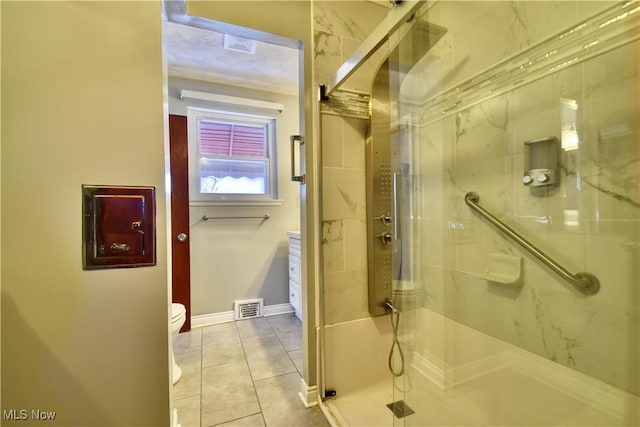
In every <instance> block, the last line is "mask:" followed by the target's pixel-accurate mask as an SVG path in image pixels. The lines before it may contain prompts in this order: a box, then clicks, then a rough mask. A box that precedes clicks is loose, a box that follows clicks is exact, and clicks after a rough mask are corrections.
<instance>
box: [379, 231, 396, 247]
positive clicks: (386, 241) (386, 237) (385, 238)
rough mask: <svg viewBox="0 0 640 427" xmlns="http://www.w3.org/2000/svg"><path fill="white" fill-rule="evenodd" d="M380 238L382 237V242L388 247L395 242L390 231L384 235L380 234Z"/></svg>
mask: <svg viewBox="0 0 640 427" xmlns="http://www.w3.org/2000/svg"><path fill="white" fill-rule="evenodd" d="M378 237H380V240H382V243H383V244H384V245H388V244H389V243H391V241H392V240H393V235H392V234H391V233H390V232H388V231H385V232H384V233H382V234H379V235H378Z"/></svg>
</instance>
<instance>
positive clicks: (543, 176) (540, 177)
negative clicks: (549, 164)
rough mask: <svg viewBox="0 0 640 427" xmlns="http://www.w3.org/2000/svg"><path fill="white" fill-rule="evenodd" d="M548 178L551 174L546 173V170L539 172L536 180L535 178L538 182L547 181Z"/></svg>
mask: <svg viewBox="0 0 640 427" xmlns="http://www.w3.org/2000/svg"><path fill="white" fill-rule="evenodd" d="M550 179H551V175H549V174H548V173H546V172H543V173H541V174H540V175H538V176H537V177H536V180H537V181H538V182H548V181H549V180H550Z"/></svg>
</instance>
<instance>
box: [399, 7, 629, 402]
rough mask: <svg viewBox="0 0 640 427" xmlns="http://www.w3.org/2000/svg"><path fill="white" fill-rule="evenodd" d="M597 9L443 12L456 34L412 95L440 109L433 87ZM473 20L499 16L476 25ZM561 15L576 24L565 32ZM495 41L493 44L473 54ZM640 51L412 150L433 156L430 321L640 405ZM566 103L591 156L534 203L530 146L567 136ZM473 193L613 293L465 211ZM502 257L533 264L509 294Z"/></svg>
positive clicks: (413, 81)
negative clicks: (499, 264) (500, 271)
mask: <svg viewBox="0 0 640 427" xmlns="http://www.w3.org/2000/svg"><path fill="white" fill-rule="evenodd" d="M586 3H590V4H583V3H582V2H575V3H571V2H562V3H549V2H535V4H529V3H527V2H518V3H508V2H504V3H501V4H498V3H488V2H473V3H472V5H471V6H469V3H464V4H463V3H462V2H443V3H440V4H439V5H438V6H436V7H434V9H433V10H432V11H431V13H432V20H433V21H432V22H434V23H437V24H439V25H443V26H446V27H448V33H447V35H446V36H445V37H444V38H443V39H442V40H441V41H440V42H439V45H438V46H437V47H436V48H435V49H434V50H432V51H431V52H430V58H427V59H425V61H424V62H423V63H421V64H419V65H418V66H416V67H415V68H414V70H412V74H413V75H412V76H410V77H411V78H409V79H408V80H407V81H406V82H405V86H404V87H403V88H402V90H403V92H402V93H405V94H407V97H415V96H416V94H421V95H422V96H427V94H428V92H429V91H430V90H435V89H436V87H435V86H434V87H431V88H429V84H430V83H429V82H431V81H443V77H446V76H447V73H450V74H451V73H457V75H455V76H451V75H449V77H451V81H453V82H455V81H458V82H459V81H461V80H462V79H463V77H468V76H470V75H473V74H474V73H475V72H478V71H480V70H482V69H483V68H485V67H487V66H489V65H491V63H495V62H497V61H499V60H500V59H503V58H505V57H507V56H509V55H511V54H513V53H515V52H517V51H519V50H520V49H522V48H523V47H526V46H528V45H530V44H534V43H536V42H538V41H540V40H542V39H544V38H545V37H548V36H550V35H552V34H554V33H556V32H558V31H559V30H560V29H564V28H567V27H568V25H570V24H571V23H572V22H577V21H579V20H580V19H584V18H586V17H588V16H590V14H592V13H594V12H595V11H597V10H598V8H602V7H603V4H602V3H599V2H586ZM611 4H612V3H607V5H611ZM464 7H470V8H474V7H475V8H481V9H484V8H486V10H485V11H484V12H483V11H477V10H476V11H475V12H476V15H473V14H471V13H469V14H467V13H466V12H463V11H462V10H461V9H462V8H464ZM563 8H564V9H563ZM488 11H490V12H491V13H485V12H488ZM558 14H560V15H561V16H563V19H564V21H563V22H562V25H560V23H559V22H554V21H557V17H558V16H559V15H558ZM454 16H455V17H456V19H453V18H452V17H454ZM569 17H570V18H569ZM488 28H490V29H491V31H489V30H488ZM482 34H485V35H486V37H489V38H490V40H489V39H487V40H484V41H482V40H476V41H472V38H473V37H477V38H481V37H480V35H482ZM465 40H466V41H465ZM489 42H490V43H489ZM639 52H640V46H639V43H638V41H635V42H633V43H629V44H626V45H624V46H622V47H619V48H617V49H615V50H613V51H610V52H609V53H606V54H603V55H601V56H598V57H595V58H593V59H590V60H588V61H586V62H584V63H582V64H579V65H575V66H572V67H569V68H565V69H564V71H561V72H558V73H555V74H552V75H549V76H547V77H545V78H543V79H540V80H538V81H535V82H533V83H530V84H528V85H526V86H522V87H520V88H518V89H515V90H512V91H511V92H508V93H506V94H504V95H502V96H497V97H494V98H492V99H489V100H486V101H484V102H482V103H480V104H477V105H475V106H473V107H471V108H468V109H466V110H463V111H461V112H460V113H458V114H456V115H453V116H450V117H447V118H445V119H442V120H439V121H435V122H433V123H431V124H428V125H425V126H416V127H415V128H414V130H413V138H412V139H413V140H414V141H418V144H416V147H415V149H414V154H416V153H417V154H418V155H419V157H420V161H419V162H416V164H415V165H413V167H414V169H413V170H412V173H413V174H415V178H416V180H417V186H418V187H419V188H420V189H421V190H420V194H419V199H420V200H418V203H419V206H420V209H419V210H420V212H419V215H416V218H420V220H419V221H420V222H419V224H418V228H419V229H420V233H419V234H420V236H419V239H421V240H420V244H419V245H418V246H419V248H420V252H421V253H420V255H419V256H420V259H422V260H428V261H427V262H425V263H423V264H422V266H421V269H420V283H421V284H422V286H423V288H424V290H425V295H426V298H425V305H426V306H427V308H430V309H433V310H436V311H438V312H440V313H442V314H444V315H446V316H448V317H451V318H453V319H455V320H457V321H459V322H462V323H464V324H467V325H469V326H471V327H473V328H475V329H478V330H480V331H482V332H485V333H487V334H490V335H493V336H495V337H498V338H500V339H502V340H505V341H507V342H511V343H513V344H515V345H517V346H519V347H522V348H524V349H526V350H528V351H531V352H533V353H536V354H539V355H541V356H544V357H546V358H548V359H550V360H553V361H555V362H557V363H561V364H563V365H566V366H568V367H571V368H573V369H575V370H577V371H580V372H582V373H585V374H587V375H589V376H592V377H595V378H598V379H600V380H602V381H605V382H607V383H609V384H612V385H614V386H616V387H619V388H621V389H624V390H627V391H629V392H632V393H634V394H636V395H637V394H639V392H640V386H639V377H640V373H639V360H640V354H639V349H640V342H639V340H640V314H639V313H640V290H639V288H638V284H639V283H640V261H639V260H640V243H639V242H640V220H639V219H640V107H639V102H638V99H639V98H638V94H640V83H639V82H640V74H639V71H640V70H639V64H640V57H639ZM487 58H489V59H487ZM436 63H437V64H438V66H439V68H438V70H437V71H435V70H434V68H433V64H436ZM409 94H410V95H409ZM564 99H571V100H573V101H575V102H576V103H577V105H578V110H577V111H578V114H577V120H576V130H577V132H578V135H579V138H580V142H579V147H578V149H576V150H571V151H563V152H562V154H561V159H560V162H561V171H562V173H561V175H562V176H561V183H560V185H559V186H558V187H557V188H555V189H552V190H548V191H542V192H532V191H530V190H529V189H528V188H526V187H525V186H524V185H523V184H522V183H521V178H522V174H523V171H524V164H523V156H524V155H523V148H524V146H523V143H524V141H527V140H530V139H537V138H542V137H546V136H552V135H553V136H556V137H558V138H560V137H561V135H560V131H561V109H562V105H563V104H562V103H563V100H564ZM468 191H476V192H478V193H479V194H480V197H481V204H482V205H483V206H485V207H486V208H487V209H488V210H489V211H491V212H492V213H494V214H495V215H497V216H499V217H500V218H501V219H503V220H504V221H505V222H507V223H508V224H510V225H511V226H513V227H514V228H515V229H517V230H519V231H520V232H521V233H522V234H523V235H525V236H526V237H527V238H529V239H530V240H531V241H532V242H534V243H535V244H536V245H537V246H539V247H540V248H542V249H543V250H545V251H546V252H548V253H549V254H550V255H552V256H553V258H555V259H557V261H558V262H560V263H561V264H562V265H564V266H566V267H567V268H568V269H569V270H570V271H572V272H574V273H575V272H578V271H589V272H591V273H593V274H594V275H596V276H597V277H598V278H599V279H600V283H601V289H600V292H599V293H598V294H596V295H594V296H589V297H584V296H582V295H581V294H580V293H578V292H576V291H575V290H573V289H572V288H571V287H570V285H568V284H567V283H565V282H563V281H562V280H561V279H559V278H558V277H557V276H555V275H554V274H553V273H552V272H550V271H549V270H548V268H546V267H545V266H543V265H542V264H541V263H539V262H538V261H537V260H535V259H534V258H533V257H531V256H529V255H528V254H527V253H526V252H524V251H523V250H522V249H521V248H520V247H519V246H517V245H516V244H514V243H512V242H511V241H509V240H508V239H506V238H505V237H503V235H502V234H500V233H498V232H497V231H496V230H495V228H493V227H492V226H490V225H488V224H487V223H486V222H485V221H483V220H481V219H479V218H478V217H477V216H476V215H474V214H472V213H471V211H470V210H469V208H468V207H467V206H466V205H465V203H464V195H465V193H466V192H468ZM488 253H502V254H509V255H517V256H521V257H523V258H524V267H523V278H524V280H523V285H522V286H521V287H507V286H503V285H499V284H492V283H490V282H487V281H486V280H484V279H482V278H480V277H479V276H480V275H481V274H482V273H483V272H484V271H485V269H486V262H487V259H486V254H488ZM417 327H418V328H419V327H420V326H419V325H418V326H417ZM415 335H416V337H419V336H420V335H421V334H420V330H418V331H416V334H415ZM417 339H418V340H419V338H417ZM423 344H424V345H426V344H425V343H423Z"/></svg>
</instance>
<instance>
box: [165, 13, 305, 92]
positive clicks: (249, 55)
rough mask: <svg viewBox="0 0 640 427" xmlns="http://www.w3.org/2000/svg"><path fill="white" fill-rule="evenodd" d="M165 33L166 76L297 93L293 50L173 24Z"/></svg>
mask: <svg viewBox="0 0 640 427" xmlns="http://www.w3.org/2000/svg"><path fill="white" fill-rule="evenodd" d="M165 30H166V46H165V47H166V55H167V67H168V71H169V75H170V76H175V77H184V78H189V79H195V80H204V81H210V82H215V83H221V84H226V85H231V86H240V87H247V88H252V89H257V90H264V91H269V92H276V93H284V94H290V95H297V94H298V90H299V86H298V65H299V64H298V50H297V49H293V48H290V47H283V46H278V45H275V44H271V43H264V42H261V41H256V40H250V39H245V38H242V37H231V36H225V35H224V34H222V33H219V32H215V31H210V30H203V29H200V28H196V27H192V26H188V25H183V24H178V23H174V22H165ZM225 46H226V47H225Z"/></svg>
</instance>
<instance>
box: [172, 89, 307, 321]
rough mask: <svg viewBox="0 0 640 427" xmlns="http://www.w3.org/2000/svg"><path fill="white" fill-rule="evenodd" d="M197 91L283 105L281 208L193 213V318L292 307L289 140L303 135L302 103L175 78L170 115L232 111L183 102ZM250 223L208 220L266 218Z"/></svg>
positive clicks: (294, 225) (198, 209)
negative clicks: (254, 303) (254, 302)
mask: <svg viewBox="0 0 640 427" xmlns="http://www.w3.org/2000/svg"><path fill="white" fill-rule="evenodd" d="M181 89H188V90H198V91H203V92H209V93H218V94H223V95H229V96H237V97H242V98H250V99H257V100H260V101H268V102H275V103H280V104H283V105H284V110H283V111H282V113H279V114H278V113H277V112H274V111H265V110H258V109H256V110H255V111H254V113H255V114H266V115H273V117H275V118H276V120H277V123H276V131H277V141H276V144H277V146H276V150H277V168H278V172H277V176H278V192H279V194H278V196H279V198H280V199H282V203H281V204H280V205H277V206H219V205H210V206H198V205H192V206H190V208H189V217H190V226H191V227H190V228H191V229H190V255H191V304H192V313H193V315H196V316H197V315H206V314H213V313H221V312H227V311H230V310H233V301H234V300H244V299H251V298H264V303H265V305H266V306H268V305H276V304H285V303H288V302H289V292H288V289H289V272H288V262H289V258H288V240H287V231H290V230H299V229H300V196H299V185H298V184H297V183H295V182H292V181H291V179H290V170H289V169H290V165H289V162H290V153H291V151H290V144H289V136H290V135H295V134H299V132H300V130H299V121H298V117H299V107H298V98H297V97H295V96H290V95H283V94H277V93H270V92H260V91H255V90H251V89H245V88H238V87H229V86H224V85H220V84H215V83H210V82H203V81H196V80H188V79H184V78H177V77H172V78H170V79H169V111H170V113H171V114H178V115H185V114H186V109H187V106H195V107H201V108H212V109H224V108H229V106H228V105H227V106H226V105H222V104H216V103H211V102H209V103H207V102H202V101H200V102H198V101H192V100H185V101H182V100H180V90H181ZM265 213H266V214H269V216H270V218H269V220H267V221H264V222H262V220H259V219H250V220H243V219H237V220H233V219H231V220H209V221H203V220H202V217H203V215H208V216H225V217H228V216H231V217H237V216H261V215H264V214H265Z"/></svg>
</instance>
